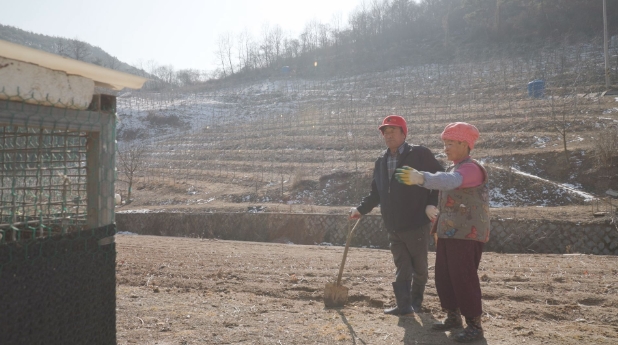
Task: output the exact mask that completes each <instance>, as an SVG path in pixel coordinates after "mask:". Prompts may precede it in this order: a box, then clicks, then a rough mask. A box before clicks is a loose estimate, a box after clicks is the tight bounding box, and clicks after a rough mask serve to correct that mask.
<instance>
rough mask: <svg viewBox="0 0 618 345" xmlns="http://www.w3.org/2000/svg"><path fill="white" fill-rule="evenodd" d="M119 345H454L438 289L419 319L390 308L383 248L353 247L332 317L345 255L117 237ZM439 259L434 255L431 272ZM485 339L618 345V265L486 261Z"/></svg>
mask: <svg viewBox="0 0 618 345" xmlns="http://www.w3.org/2000/svg"><path fill="white" fill-rule="evenodd" d="M116 238H117V239H116V241H117V251H118V258H117V279H118V287H117V310H118V312H117V332H118V333H117V334H118V344H162V345H163V344H449V343H454V342H453V341H452V340H450V339H448V338H449V333H448V332H447V333H442V332H435V331H432V330H431V329H430V327H431V323H432V322H434V321H435V319H441V318H442V317H443V316H444V315H443V313H441V311H440V308H439V302H438V298H437V295H436V292H435V287H434V284H433V268H430V279H429V284H428V287H427V294H426V301H425V303H424V310H423V313H421V314H417V315H415V316H414V317H409V318H401V319H400V318H397V317H392V316H385V315H384V314H383V312H382V308H384V307H386V306H390V305H392V304H393V303H394V300H393V298H394V296H393V293H392V290H391V285H390V283H391V281H392V279H393V277H394V265H393V263H392V261H391V255H390V252H389V251H387V250H376V249H364V248H352V249H351V250H350V253H349V255H348V262H347V264H346V270H345V272H344V280H343V284H344V285H345V286H346V287H348V288H350V298H349V301H348V304H347V305H346V306H345V307H344V308H342V309H325V308H324V304H323V299H322V295H323V291H324V284H325V283H326V282H328V281H330V280H332V279H333V278H334V277H335V276H336V274H337V271H338V267H339V263H340V260H341V255H342V252H343V248H342V247H326V246H300V245H285V244H272V243H251V242H230V241H218V240H210V239H189V238H171V237H152V236H130V235H117V236H116ZM433 261H434V255H433V254H430V263H432V262H433ZM480 275H481V280H482V283H481V284H482V291H483V304H484V315H483V322H484V326H485V334H486V340H485V341H480V342H477V343H478V344H507V345H514V344H517V345H520V344H616V343H617V342H618V293H617V292H618V257H614V256H590V255H521V254H519V255H505V254H495V253H485V254H484V255H483V260H482V263H481V267H480Z"/></svg>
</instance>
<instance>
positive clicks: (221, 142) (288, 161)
mask: <svg viewBox="0 0 618 345" xmlns="http://www.w3.org/2000/svg"><path fill="white" fill-rule="evenodd" d="M601 51H602V49H601V50H599V47H598V46H595V45H592V44H591V45H588V46H578V47H576V48H573V49H571V50H564V49H554V50H541V51H538V52H537V54H536V55H531V56H529V57H527V58H522V57H513V58H501V59H490V60H488V61H482V62H466V63H454V64H449V65H438V64H435V65H423V66H418V67H407V68H400V69H397V70H391V71H386V72H380V73H377V72H376V73H366V74H363V75H357V76H351V77H332V78H329V79H321V80H317V79H315V80H310V79H301V78H295V77H289V76H288V77H284V76H281V77H277V78H272V79H270V80H268V81H264V82H254V83H245V84H243V86H236V87H226V88H222V89H219V90H217V91H211V92H202V91H200V92H182V91H179V90H176V91H172V90H170V91H164V92H132V93H130V94H125V95H121V96H120V97H119V99H118V114H119V118H120V125H119V133H118V137H119V139H120V146H119V148H120V150H133V149H134V148H135V147H136V146H140V147H142V149H143V150H145V154H144V155H143V156H142V157H143V158H142V160H143V162H142V163H143V164H141V166H140V169H137V173H136V175H135V178H136V179H137V180H140V181H142V180H143V181H147V182H153V181H154V182H158V181H162V182H165V181H170V182H176V181H185V182H187V183H189V184H192V183H199V182H200V181H203V180H206V179H209V178H219V179H236V180H239V181H242V182H241V183H243V184H246V185H251V184H252V185H254V186H255V190H256V192H257V191H258V190H260V189H263V188H266V187H268V186H271V187H272V186H273V185H279V184H284V182H289V181H292V180H295V179H296V180H298V179H301V178H308V179H317V178H319V177H321V176H324V175H327V174H329V173H332V172H333V171H357V172H358V171H361V172H362V171H366V170H367V169H371V168H372V167H373V162H374V161H375V158H376V157H377V155H378V154H379V152H380V151H381V150H383V142H382V140H381V137H380V135H379V132H378V131H377V130H376V128H377V126H378V125H379V123H380V121H381V120H382V118H383V117H384V116H386V115H388V114H392V113H396V114H399V115H402V116H404V117H405V118H406V120H407V121H408V125H409V127H410V132H409V133H410V134H409V137H408V141H410V142H413V143H416V144H423V145H426V146H429V147H430V148H433V149H435V150H439V149H440V147H441V142H440V141H439V133H440V131H441V130H442V128H443V127H444V125H445V124H446V123H448V122H453V121H470V122H473V123H475V125H477V127H479V129H480V130H481V132H482V133H483V137H482V138H481V144H480V145H478V146H479V148H480V150H477V152H476V156H477V157H479V155H480V157H482V156H484V155H493V154H494V153H495V152H500V153H504V152H505V151H506V152H508V151H512V150H516V149H518V147H521V146H522V145H524V144H525V145H530V146H533V147H534V146H535V145H536V146H537V147H538V146H540V145H548V146H549V145H561V140H562V139H560V137H561V136H562V134H564V138H563V139H564V140H565V141H570V140H572V139H573V138H572V137H573V136H574V135H575V134H576V133H573V132H571V131H570V127H571V126H573V124H574V123H577V122H579V123H580V127H581V126H592V125H590V123H589V121H584V120H586V119H590V118H593V117H598V116H599V115H602V114H603V111H605V109H606V108H605V104H604V103H603V97H601V92H600V88H598V87H595V83H596V82H598V81H599V80H600V79H599V76H602V75H603V74H602V69H600V67H599V63H600V62H601V61H602V54H601ZM599 71H601V73H599ZM535 79H542V80H543V81H544V83H545V88H544V89H543V94H542V95H541V96H540V97H530V95H529V93H528V89H527V85H528V82H530V81H532V80H535ZM610 116H611V114H610ZM533 122H534V123H535V124H536V125H532V124H531V123H533ZM597 122H598V121H597ZM522 123H530V124H528V125H522ZM538 124H540V125H541V126H542V128H536V129H535V131H534V133H532V132H530V133H526V130H525V128H524V127H525V126H539V125H538ZM602 125H604V124H602ZM514 127H520V128H522V130H521V131H520V132H521V133H519V134H518V136H517V140H516V141H513V133H512V131H507V130H506V129H507V128H514ZM586 130H590V131H594V130H595V128H592V127H590V128H587V129H586ZM507 132H509V133H507ZM538 133H541V134H542V135H543V137H541V138H539V136H538ZM539 141H540V142H539ZM124 175H126V174H125V173H124V172H123V171H122V170H121V171H119V183H118V184H117V186H118V188H117V190H118V191H119V192H122V191H124V190H126V188H127V178H126V177H125V176H124Z"/></svg>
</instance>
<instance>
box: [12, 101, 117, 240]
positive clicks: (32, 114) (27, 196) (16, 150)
mask: <svg viewBox="0 0 618 345" xmlns="http://www.w3.org/2000/svg"><path fill="white" fill-rule="evenodd" d="M6 99H10V100H9V101H7V100H6ZM26 101H28V102H29V103H30V104H28V103H26ZM31 103H35V102H34V100H33V99H29V98H27V97H26V98H24V96H23V95H9V94H6V93H0V244H1V243H6V242H14V241H27V240H30V239H35V238H40V237H50V236H53V235H56V234H59V235H65V234H67V233H69V232H77V231H80V230H84V229H87V228H95V227H99V226H102V225H108V224H111V223H112V222H113V213H114V209H113V207H114V205H113V203H111V204H110V202H109V200H111V199H112V196H113V184H114V176H113V170H110V169H113V166H114V165H113V163H114V160H115V158H114V153H115V150H114V149H113V148H114V146H115V144H114V142H112V141H111V140H112V139H113V129H114V124H115V122H114V116H113V115H109V114H107V113H105V114H104V113H102V112H99V111H90V110H77V109H71V108H67V107H66V106H65V105H64V104H56V106H53V107H52V106H49V105H48V104H49V100H46V101H45V102H41V103H40V104H31ZM103 218H105V220H103Z"/></svg>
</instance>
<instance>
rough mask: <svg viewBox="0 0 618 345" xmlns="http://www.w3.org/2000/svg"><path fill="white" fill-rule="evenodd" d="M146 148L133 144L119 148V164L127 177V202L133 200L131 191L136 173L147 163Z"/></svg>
mask: <svg viewBox="0 0 618 345" xmlns="http://www.w3.org/2000/svg"><path fill="white" fill-rule="evenodd" d="M145 153H146V149H145V147H144V146H143V145H132V146H128V147H126V148H124V149H122V150H121V149H120V147H119V148H118V165H119V168H120V169H119V170H120V173H121V174H122V175H124V177H125V178H126V179H127V181H126V182H127V184H128V185H129V186H128V188H127V203H130V202H131V192H132V190H133V181H134V177H135V173H136V172H137V171H139V170H141V169H142V168H143V166H144V164H145V159H144V158H145Z"/></svg>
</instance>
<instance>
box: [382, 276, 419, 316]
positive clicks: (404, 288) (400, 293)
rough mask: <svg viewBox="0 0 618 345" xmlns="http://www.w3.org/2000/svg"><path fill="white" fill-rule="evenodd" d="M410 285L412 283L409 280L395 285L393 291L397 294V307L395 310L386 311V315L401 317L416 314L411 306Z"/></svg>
mask: <svg viewBox="0 0 618 345" xmlns="http://www.w3.org/2000/svg"><path fill="white" fill-rule="evenodd" d="M410 283H412V282H411V281H409V280H406V281H402V282H394V283H393V291H394V292H395V300H397V306H396V307H395V308H391V309H385V310H384V314H389V315H400V316H401V315H409V314H413V313H414V310H413V309H412V306H411V305H410Z"/></svg>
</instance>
